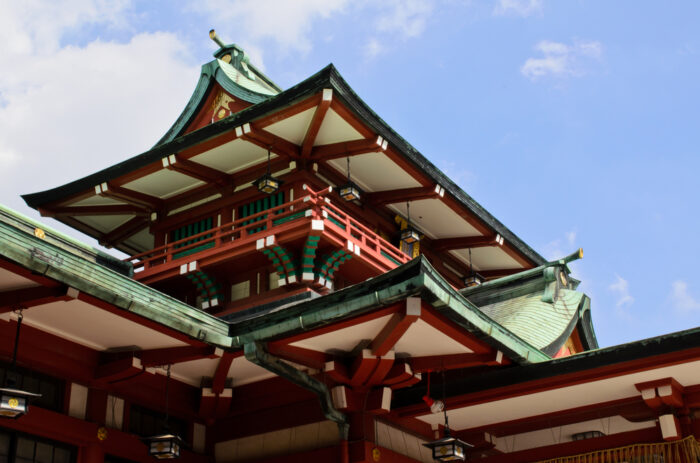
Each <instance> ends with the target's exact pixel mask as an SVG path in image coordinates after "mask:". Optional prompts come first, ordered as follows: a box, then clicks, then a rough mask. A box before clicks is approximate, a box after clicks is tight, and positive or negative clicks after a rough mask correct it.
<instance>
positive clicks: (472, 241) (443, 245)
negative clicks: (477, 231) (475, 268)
mask: <svg viewBox="0 0 700 463" xmlns="http://www.w3.org/2000/svg"><path fill="white" fill-rule="evenodd" d="M501 243H502V239H501V237H500V235H497V234H496V235H487V236H464V237H458V238H442V239H437V240H432V241H431V243H430V244H431V245H432V247H433V249H435V250H436V251H448V250H451V249H467V248H483V247H488V246H501Z"/></svg>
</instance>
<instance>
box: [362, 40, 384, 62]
mask: <svg viewBox="0 0 700 463" xmlns="http://www.w3.org/2000/svg"><path fill="white" fill-rule="evenodd" d="M383 51H384V45H382V43H381V42H380V41H379V39H377V38H376V37H374V38H371V39H370V40H369V41H368V42H367V45H366V46H365V56H367V57H368V58H374V57H375V56H377V55H379V54H381V53H382V52H383Z"/></svg>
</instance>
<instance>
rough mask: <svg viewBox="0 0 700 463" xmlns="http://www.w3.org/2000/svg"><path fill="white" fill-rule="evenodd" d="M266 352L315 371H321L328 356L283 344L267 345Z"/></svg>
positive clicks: (272, 343)
mask: <svg viewBox="0 0 700 463" xmlns="http://www.w3.org/2000/svg"><path fill="white" fill-rule="evenodd" d="M268 350H269V352H270V353H271V354H272V355H276V356H278V357H281V358H283V359H285V360H289V361H291V362H295V363H300V364H302V365H305V366H307V367H311V368H314V369H316V370H323V368H324V366H325V365H326V362H327V361H328V355H327V354H326V353H325V352H319V351H317V350H313V349H305V348H303V347H297V346H292V345H289V344H285V343H283V342H271V343H269V344H268Z"/></svg>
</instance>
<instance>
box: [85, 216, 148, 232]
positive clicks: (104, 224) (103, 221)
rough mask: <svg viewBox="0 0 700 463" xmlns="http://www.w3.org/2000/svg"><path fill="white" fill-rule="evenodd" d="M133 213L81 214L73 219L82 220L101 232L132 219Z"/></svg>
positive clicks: (108, 230) (110, 229) (109, 230)
mask: <svg viewBox="0 0 700 463" xmlns="http://www.w3.org/2000/svg"><path fill="white" fill-rule="evenodd" d="M134 217H136V216H134V215H81V216H79V217H75V220H77V221H79V222H83V223H84V224H87V225H89V226H91V227H92V228H94V229H95V230H97V231H99V232H102V233H109V232H111V231H112V230H114V229H115V228H117V227H118V226H120V225H123V224H125V223H126V222H128V221H129V220H131V219H133V218H134Z"/></svg>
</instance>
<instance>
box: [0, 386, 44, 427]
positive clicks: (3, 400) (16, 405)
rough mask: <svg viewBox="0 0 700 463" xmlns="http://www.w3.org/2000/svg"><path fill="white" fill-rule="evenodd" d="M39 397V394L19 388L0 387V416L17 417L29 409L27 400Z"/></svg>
mask: <svg viewBox="0 0 700 463" xmlns="http://www.w3.org/2000/svg"><path fill="white" fill-rule="evenodd" d="M39 397H41V394H32V393H31V392H26V391H22V390H19V389H11V388H0V417H2V418H15V419H16V418H19V417H20V416H22V415H25V414H26V413H27V412H28V411H29V402H30V401H31V400H34V399H37V398H39Z"/></svg>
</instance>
